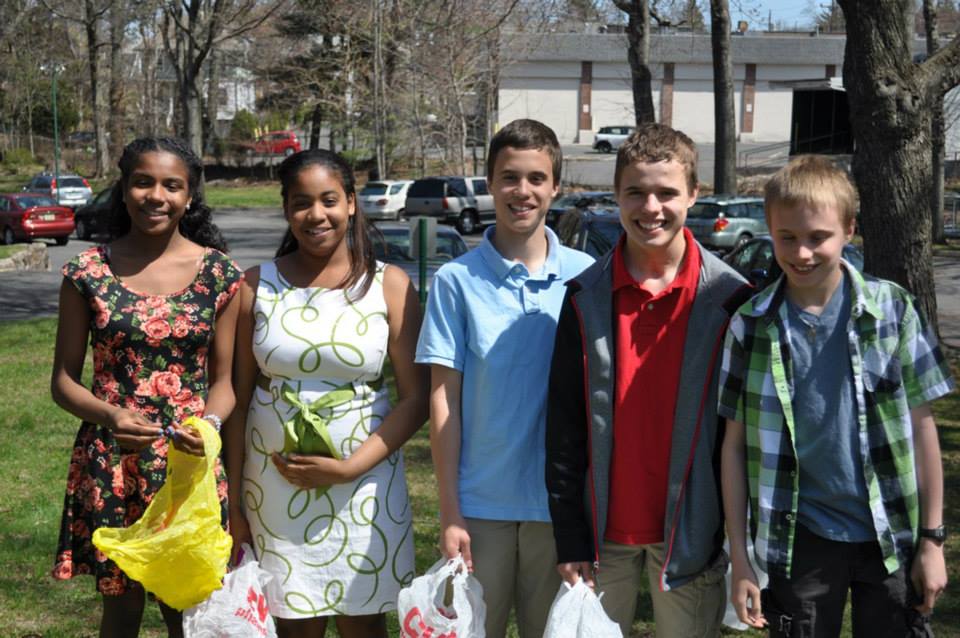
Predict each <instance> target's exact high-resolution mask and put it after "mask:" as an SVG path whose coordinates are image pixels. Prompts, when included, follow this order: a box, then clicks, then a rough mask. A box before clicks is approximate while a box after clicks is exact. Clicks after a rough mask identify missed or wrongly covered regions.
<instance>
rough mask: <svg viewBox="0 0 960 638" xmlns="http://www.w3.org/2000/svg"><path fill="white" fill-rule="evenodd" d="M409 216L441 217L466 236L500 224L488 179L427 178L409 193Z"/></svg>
mask: <svg viewBox="0 0 960 638" xmlns="http://www.w3.org/2000/svg"><path fill="white" fill-rule="evenodd" d="M404 208H406V216H407V217H412V216H415V215H424V216H426V217H437V218H439V219H440V220H441V221H444V222H446V223H451V224H456V226H457V230H459V231H460V232H461V233H463V234H464V235H469V234H471V233H473V232H475V231H476V230H477V229H478V228H480V227H481V226H482V225H483V224H485V223H492V222H494V221H495V220H496V211H495V209H494V207H493V196H492V195H490V191H489V189H488V188H487V178H486V177H449V176H448V177H426V178H424V179H418V180H416V181H415V182H414V183H413V184H411V185H410V189H409V190H408V191H407V202H406V204H405V206H404Z"/></svg>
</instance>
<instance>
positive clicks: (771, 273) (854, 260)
mask: <svg viewBox="0 0 960 638" xmlns="http://www.w3.org/2000/svg"><path fill="white" fill-rule="evenodd" d="M843 258H844V259H846V260H847V261H849V262H850V263H851V264H853V267H854V268H856V269H857V270H860V271H863V253H862V252H860V249H859V248H857V247H856V246H854V245H853V244H847V245H846V246H844V247H843ZM723 260H724V261H725V262H727V263H728V264H730V265H731V266H732V267H733V268H734V269H735V270H736V271H737V272H739V273H740V274H741V275H743V276H744V277H746V278H747V279H749V280H750V283H752V284H753V285H754V286H756V288H757V290H763V289H764V288H766V287H767V286H768V285H770V284H771V283H773V282H774V281H776V280H777V278H778V277H780V274H781V273H782V272H783V270H781V269H780V264H778V263H777V260H776V259H774V258H773V239H772V238H771V237H770V235H762V236H760V237H755V238H753V239H751V240H748V241H747V242H745V243H744V244H743V245H741V246H740V247H739V248H737V249H736V250H734V251H733V252H731V253H730V254H729V255H727V256H726V257H724V258H723Z"/></svg>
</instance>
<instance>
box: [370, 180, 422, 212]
mask: <svg viewBox="0 0 960 638" xmlns="http://www.w3.org/2000/svg"><path fill="white" fill-rule="evenodd" d="M411 184H413V180H409V179H404V180H381V181H378V182H367V185H366V186H364V187H363V189H361V191H360V195H359V200H360V210H362V211H363V214H364V215H366V216H367V217H368V218H369V219H374V220H380V219H392V220H397V219H400V218H401V217H403V214H404V211H405V210H406V209H405V208H404V206H406V204H407V190H408V189H409V188H410V185H411Z"/></svg>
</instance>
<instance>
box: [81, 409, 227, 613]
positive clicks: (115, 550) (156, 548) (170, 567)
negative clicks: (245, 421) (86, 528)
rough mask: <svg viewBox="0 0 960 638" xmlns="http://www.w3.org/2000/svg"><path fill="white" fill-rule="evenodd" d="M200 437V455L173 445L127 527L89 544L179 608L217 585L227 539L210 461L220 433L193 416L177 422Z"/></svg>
mask: <svg viewBox="0 0 960 638" xmlns="http://www.w3.org/2000/svg"><path fill="white" fill-rule="evenodd" d="M183 426H184V427H193V428H194V429H195V430H197V431H198V432H199V433H200V436H201V437H202V438H203V451H204V456H194V455H192V454H186V453H184V452H180V451H179V450H176V449H174V447H173V446H172V445H171V446H170V450H169V452H168V455H167V480H166V482H165V483H164V484H163V486H162V487H161V488H160V489H159V490H158V491H157V493H156V494H155V495H154V497H153V501H151V502H150V505H149V506H147V509H146V511H144V513H143V516H142V517H141V518H140V520H138V521H137V522H136V523H134V524H133V525H131V526H130V527H120V528H118V527H102V528H100V529H98V530H96V531H95V532H94V533H93V544H94V545H96V547H97V548H98V549H99V550H100V551H102V552H103V553H104V554H106V555H107V557H108V558H110V559H111V560H112V561H114V562H115V563H116V564H117V565H118V566H119V567H120V569H122V570H123V572H124V573H125V574H126V575H127V576H128V577H130V578H132V579H133V580H135V581H137V582H139V583H141V584H142V585H143V587H144V589H146V590H147V591H149V592H151V593H153V594H154V595H156V596H157V598H159V599H160V600H162V601H163V602H164V603H166V604H167V605H169V606H170V607H173V608H174V609H179V610H183V609H186V608H187V607H192V606H193V605H196V604H197V603H199V602H201V601H203V600H205V599H206V598H207V596H209V595H210V593H211V592H213V591H214V590H217V589H220V587H221V581H222V580H223V575H224V573H225V572H226V569H227V560H229V558H230V547H231V545H232V544H233V541H232V539H231V538H230V535H229V534H227V533H226V532H225V531H224V530H223V528H222V527H220V502H219V500H218V499H217V479H216V476H215V474H214V463H215V462H216V460H217V455H218V454H220V436H219V435H218V434H217V431H216V430H215V429H214V428H213V426H212V425H210V424H209V423H207V422H206V421H204V420H203V419H199V418H196V417H190V418H189V419H187V420H186V421H184V422H183Z"/></svg>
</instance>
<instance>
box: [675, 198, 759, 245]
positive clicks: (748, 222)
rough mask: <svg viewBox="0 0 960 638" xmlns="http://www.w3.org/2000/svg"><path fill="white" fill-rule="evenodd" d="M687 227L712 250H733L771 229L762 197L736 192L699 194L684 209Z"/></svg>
mask: <svg viewBox="0 0 960 638" xmlns="http://www.w3.org/2000/svg"><path fill="white" fill-rule="evenodd" d="M687 227H688V228H689V229H690V230H691V232H693V236H694V237H696V238H697V241H699V242H700V243H701V244H703V245H704V246H706V247H708V248H713V249H714V250H721V251H730V250H735V249H737V248H739V247H740V246H742V245H743V244H745V243H747V242H748V241H750V239H752V238H753V237H756V236H757V235H765V234H767V233H768V232H770V231H769V230H768V229H767V220H766V218H765V217H764V215H763V199H761V198H759V197H739V196H737V195H710V196H709V197H700V198H698V199H697V202H696V203H695V204H694V205H693V206H691V207H690V210H688V211H687Z"/></svg>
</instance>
